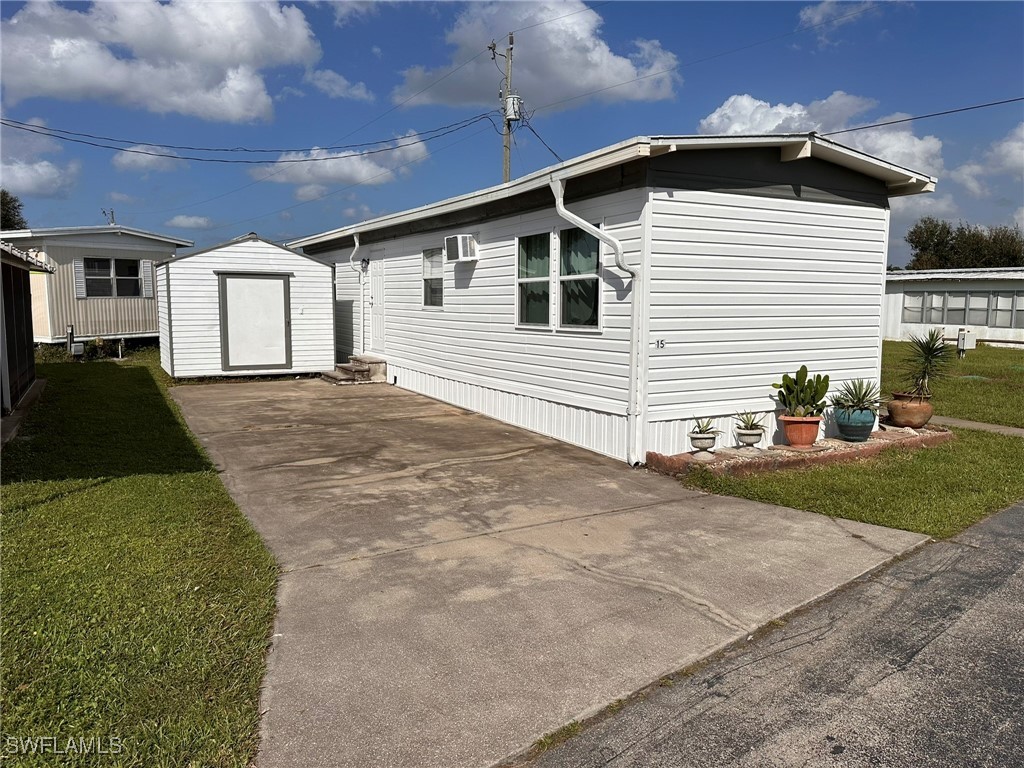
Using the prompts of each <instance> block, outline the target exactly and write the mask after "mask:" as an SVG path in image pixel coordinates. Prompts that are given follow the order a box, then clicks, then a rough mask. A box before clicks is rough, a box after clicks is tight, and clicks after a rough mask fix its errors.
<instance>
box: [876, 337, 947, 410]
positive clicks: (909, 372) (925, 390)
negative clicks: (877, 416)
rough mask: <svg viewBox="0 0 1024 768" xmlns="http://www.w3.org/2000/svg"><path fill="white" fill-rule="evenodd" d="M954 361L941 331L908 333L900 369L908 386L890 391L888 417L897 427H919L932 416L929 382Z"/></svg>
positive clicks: (940, 374) (941, 373)
mask: <svg viewBox="0 0 1024 768" xmlns="http://www.w3.org/2000/svg"><path fill="white" fill-rule="evenodd" d="M952 360H953V347H950V346H948V345H947V344H946V342H945V341H944V340H943V338H942V330H941V329H939V328H932V329H931V330H930V331H928V333H927V335H925V336H911V337H910V348H909V351H908V353H907V356H906V358H905V359H904V360H903V365H902V371H903V375H904V376H905V378H906V380H907V382H908V383H909V384H910V389H908V390H907V391H906V392H893V395H892V401H891V402H890V403H889V418H890V419H892V423H893V424H895V425H896V426H897V427H912V428H913V429H920V428H921V427H923V426H924V425H925V424H927V423H928V420H929V419H931V417H932V414H933V413H934V412H935V409H934V408H933V407H932V404H931V403H930V402H929V401H930V400H931V399H932V390H931V383H932V382H933V381H935V379H938V378H940V377H941V376H943V375H944V372H945V369H946V367H947V366H948V365H949V364H950V362H951V361H952Z"/></svg>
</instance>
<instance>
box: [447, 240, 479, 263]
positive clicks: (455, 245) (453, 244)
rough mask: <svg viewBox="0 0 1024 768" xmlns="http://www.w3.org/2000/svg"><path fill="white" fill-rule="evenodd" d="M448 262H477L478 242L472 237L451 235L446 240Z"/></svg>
mask: <svg viewBox="0 0 1024 768" xmlns="http://www.w3.org/2000/svg"><path fill="white" fill-rule="evenodd" d="M444 252H445V253H446V254H448V261H476V259H477V256H476V240H474V239H473V236H472V235H451V236H449V237H446V238H445V239H444Z"/></svg>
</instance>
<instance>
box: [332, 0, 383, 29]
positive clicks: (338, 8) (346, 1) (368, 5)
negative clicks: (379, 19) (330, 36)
mask: <svg viewBox="0 0 1024 768" xmlns="http://www.w3.org/2000/svg"><path fill="white" fill-rule="evenodd" d="M332 5H333V6H334V25H335V26H337V27H343V26H345V25H346V24H348V23H349V22H350V21H355V20H356V19H360V18H365V17H367V16H373V15H374V14H376V13H377V10H378V3H376V2H372V0H338V1H337V2H334V3H332Z"/></svg>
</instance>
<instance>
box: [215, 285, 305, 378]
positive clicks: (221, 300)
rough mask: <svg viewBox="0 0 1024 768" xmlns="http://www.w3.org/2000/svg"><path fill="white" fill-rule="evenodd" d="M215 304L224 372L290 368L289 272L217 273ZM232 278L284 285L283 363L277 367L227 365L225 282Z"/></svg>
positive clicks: (290, 313) (229, 356) (290, 312)
mask: <svg viewBox="0 0 1024 768" xmlns="http://www.w3.org/2000/svg"><path fill="white" fill-rule="evenodd" d="M216 275H217V303H218V305H219V307H220V364H221V369H222V370H225V371H270V370H287V369H289V368H291V367H292V294H291V278H292V273H290V272H279V273H275V272H221V271H217V272H216ZM232 277H241V278H245V279H249V280H251V279H258V280H280V281H281V282H283V283H284V331H285V333H284V350H285V352H284V357H285V361H284V363H281V364H278V365H229V363H228V361H229V360H230V359H231V355H230V350H229V349H228V305H227V293H226V291H225V288H226V287H227V281H228V280H229V279H231V278H232Z"/></svg>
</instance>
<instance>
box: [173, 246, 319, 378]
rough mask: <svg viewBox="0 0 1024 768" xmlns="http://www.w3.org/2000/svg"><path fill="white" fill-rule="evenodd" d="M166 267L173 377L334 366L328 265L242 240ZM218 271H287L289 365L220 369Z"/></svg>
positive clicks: (275, 247) (274, 247) (300, 369)
mask: <svg viewBox="0 0 1024 768" xmlns="http://www.w3.org/2000/svg"><path fill="white" fill-rule="evenodd" d="M168 269H169V274H170V278H169V279H170V285H171V292H170V308H169V311H170V332H171V333H173V337H172V343H173V352H174V375H175V376H177V377H179V378H187V377H191V376H221V375H245V376H249V375H255V374H259V373H261V372H263V373H269V374H281V373H289V372H291V373H312V372H317V371H324V370H330V369H331V368H333V367H334V331H333V323H334V312H333V306H332V297H331V267H330V266H328V265H325V264H318V263H317V262H314V261H311V260H310V259H307V258H303V257H302V256H299V255H297V254H294V253H291V252H290V251H287V250H285V249H283V248H278V247H277V246H274V245H271V244H269V243H264V242H259V241H246V242H241V243H232V244H229V245H226V246H223V247H221V248H217V249H215V250H212V251H208V252H206V253H201V254H197V255H195V256H192V257H188V258H184V259H181V260H179V261H175V262H171V263H170V264H169V265H168ZM217 272H268V273H270V272H273V273H282V272H283V273H290V274H291V275H292V277H291V280H290V284H289V290H290V298H291V343H292V367H291V368H288V369H281V368H275V369H268V370H266V371H261V370H245V371H232V372H225V371H223V370H222V364H221V345H220V304H219V278H218V275H217V274H216V273H217ZM158 295H160V294H159V293H158ZM161 359H163V356H162V355H161ZM165 368H166V367H165Z"/></svg>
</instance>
